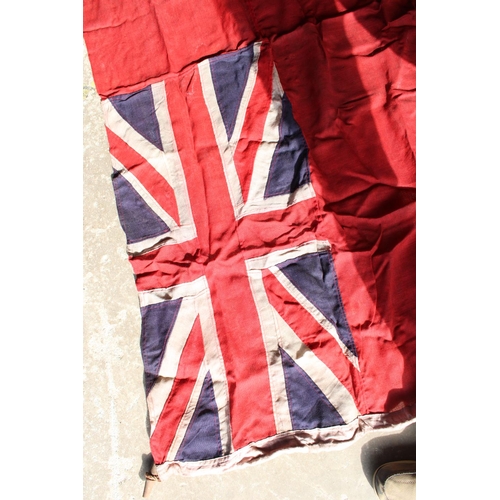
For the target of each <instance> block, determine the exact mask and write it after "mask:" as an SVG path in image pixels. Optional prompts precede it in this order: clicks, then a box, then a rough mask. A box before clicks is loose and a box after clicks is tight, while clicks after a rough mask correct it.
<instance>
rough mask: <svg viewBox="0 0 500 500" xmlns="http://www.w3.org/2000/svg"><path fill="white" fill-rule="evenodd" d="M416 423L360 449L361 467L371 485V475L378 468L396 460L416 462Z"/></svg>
mask: <svg viewBox="0 0 500 500" xmlns="http://www.w3.org/2000/svg"><path fill="white" fill-rule="evenodd" d="M416 425H417V424H416V423H414V424H411V425H409V426H408V427H406V428H405V429H404V430H403V431H401V432H400V433H398V434H391V435H388V436H381V437H377V438H373V439H371V440H370V441H368V442H367V443H366V444H365V445H363V446H362V448H361V465H362V467H363V472H364V474H365V476H366V479H367V480H368V482H369V483H370V484H372V478H373V473H374V472H375V471H376V470H377V468H378V467H379V466H381V465H382V464H385V463H387V462H394V461H396V460H416V452H417V447H416Z"/></svg>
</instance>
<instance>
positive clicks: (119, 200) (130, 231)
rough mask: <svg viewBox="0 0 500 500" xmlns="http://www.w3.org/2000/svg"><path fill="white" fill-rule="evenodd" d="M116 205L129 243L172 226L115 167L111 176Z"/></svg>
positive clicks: (158, 233) (154, 234)
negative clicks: (157, 213)
mask: <svg viewBox="0 0 500 500" xmlns="http://www.w3.org/2000/svg"><path fill="white" fill-rule="evenodd" d="M111 179H112V182H113V188H114V190H115V198H116V207H117V209H118V216H119V217H120V224H121V225H122V228H123V230H124V231H125V236H126V237H127V243H135V242H137V241H141V240H145V239H147V238H152V237H153V236H158V235H160V234H164V233H168V232H169V231H170V228H169V227H168V226H167V224H165V222H164V221H163V220H161V219H160V217H158V215H156V214H155V213H154V212H153V210H151V208H149V206H148V205H147V204H146V202H145V201H144V200H143V199H142V197H141V196H140V195H139V193H138V192H137V191H136V190H135V189H134V188H133V186H132V185H131V184H130V182H129V181H127V179H125V177H123V175H121V174H120V173H119V172H117V171H116V170H114V169H113V175H112V176H111Z"/></svg>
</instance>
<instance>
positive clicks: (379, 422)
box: [156, 406, 416, 481]
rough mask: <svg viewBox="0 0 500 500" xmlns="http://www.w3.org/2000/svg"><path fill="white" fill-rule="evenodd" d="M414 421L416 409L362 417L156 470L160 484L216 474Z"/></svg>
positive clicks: (342, 444)
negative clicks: (172, 478) (171, 479)
mask: <svg viewBox="0 0 500 500" xmlns="http://www.w3.org/2000/svg"><path fill="white" fill-rule="evenodd" d="M415 421H416V411H415V407H414V406H412V407H405V408H402V409H401V410H397V411H394V412H391V413H376V414H371V415H361V416H359V417H358V418H356V419H355V420H353V421H352V422H350V423H349V424H346V425H342V426H335V427H328V428H324V429H311V430H296V431H288V432H283V433H280V434H277V435H274V436H270V437H268V438H266V439H262V440H260V441H257V442H255V443H251V444H249V445H247V446H245V447H244V448H241V449H239V450H237V451H235V452H234V453H232V454H230V455H226V456H224V457H219V458H214V459H211V460H203V461H199V462H176V461H172V462H164V463H163V464H161V465H157V466H156V469H157V474H158V476H159V479H160V481H165V480H166V479H167V478H168V477H169V476H172V475H183V476H197V475H205V474H214V473H219V472H223V471H228V470H234V469H236V468H241V467H244V466H247V465H250V464H252V463H256V462H262V461H264V460H267V459H270V458H272V457H274V456H276V455H277V454H279V453H291V452H308V451H319V450H322V449H323V450H327V449H332V448H336V449H341V448H345V447H347V446H350V445H351V444H353V443H354V442H355V441H357V440H358V439H360V438H361V437H363V436H364V435H366V434H368V433H370V432H375V431H381V430H384V429H385V430H387V429H391V430H393V431H400V430H403V429H404V428H405V427H407V426H408V425H410V424H412V423H413V422H415Z"/></svg>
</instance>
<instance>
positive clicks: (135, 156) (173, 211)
mask: <svg viewBox="0 0 500 500" xmlns="http://www.w3.org/2000/svg"><path fill="white" fill-rule="evenodd" d="M106 132H107V133H108V140H109V150H110V152H111V154H112V155H113V156H114V157H115V158H116V159H117V160H119V161H120V162H121V163H122V164H123V165H124V166H125V167H126V168H127V170H128V171H129V172H131V173H132V174H134V176H135V177H136V178H137V179H138V180H139V181H140V183H141V184H142V185H143V186H144V187H145V188H146V189H147V190H148V191H149V193H150V194H151V196H153V197H154V198H155V199H156V201H157V202H158V203H159V205H160V206H161V207H162V208H163V209H164V210H165V211H166V212H167V213H168V214H169V215H170V217H172V219H174V221H175V222H176V223H177V224H178V225H180V221H179V212H178V210H177V202H176V200H175V193H174V190H173V189H172V186H170V184H169V183H168V182H167V181H166V179H165V178H164V177H163V176H162V175H160V174H159V173H158V172H157V171H156V170H155V169H154V168H153V167H152V166H151V165H150V164H149V163H148V161H147V160H146V159H145V158H143V157H142V156H141V155H140V154H139V153H137V151H135V150H134V149H133V148H131V147H130V146H129V145H128V144H127V143H126V142H125V141H124V140H122V139H121V138H120V137H119V136H117V135H116V134H115V133H114V132H112V131H111V130H110V129H109V128H107V127H106Z"/></svg>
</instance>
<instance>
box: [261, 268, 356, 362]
mask: <svg viewBox="0 0 500 500" xmlns="http://www.w3.org/2000/svg"><path fill="white" fill-rule="evenodd" d="M269 270H270V271H271V272H272V273H273V274H274V276H276V278H277V279H278V281H279V282H280V283H281V284H282V285H283V287H284V288H285V289H286V290H287V291H288V293H289V294H290V295H291V296H292V297H293V298H294V299H295V300H296V301H297V302H298V303H299V304H300V305H301V306H302V307H303V308H304V309H305V310H306V311H308V312H309V314H310V315H311V316H312V317H313V318H314V319H315V320H316V321H317V322H318V323H319V325H320V326H321V327H322V328H324V329H325V330H326V331H327V332H328V333H329V334H330V335H331V336H332V337H333V338H334V339H335V341H336V342H337V344H338V345H339V347H340V348H341V349H342V352H343V353H344V355H345V356H346V357H347V359H348V360H349V361H350V362H351V363H352V364H353V365H354V366H355V368H356V369H357V370H358V371H359V362H358V358H357V356H356V355H354V354H353V353H352V352H351V351H350V350H349V348H348V347H347V346H346V345H345V344H344V343H343V342H342V340H341V339H340V337H339V334H338V333H337V329H336V328H335V325H333V324H332V323H331V322H330V320H328V319H327V318H326V317H325V315H324V314H323V313H322V312H321V311H320V310H319V309H318V308H317V307H316V306H315V305H314V304H313V303H312V302H310V301H309V300H308V299H307V298H306V297H305V296H304V295H303V294H302V293H301V292H300V291H299V290H298V289H297V288H296V287H295V285H294V284H293V283H292V282H291V281H290V280H289V279H288V278H287V277H286V276H285V274H284V273H283V272H282V271H281V269H280V268H279V267H276V266H272V267H270V268H269Z"/></svg>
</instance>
